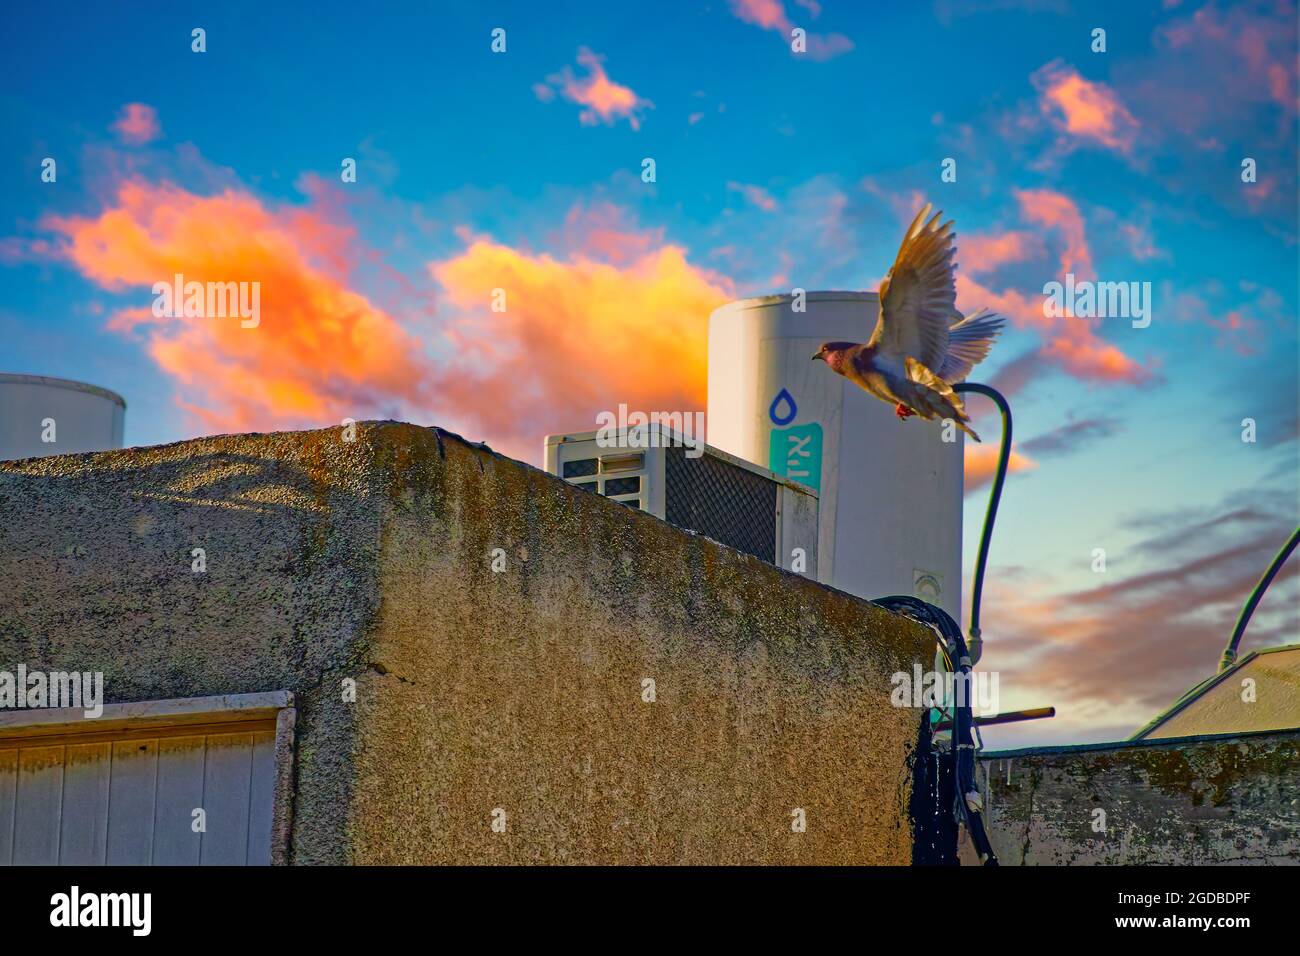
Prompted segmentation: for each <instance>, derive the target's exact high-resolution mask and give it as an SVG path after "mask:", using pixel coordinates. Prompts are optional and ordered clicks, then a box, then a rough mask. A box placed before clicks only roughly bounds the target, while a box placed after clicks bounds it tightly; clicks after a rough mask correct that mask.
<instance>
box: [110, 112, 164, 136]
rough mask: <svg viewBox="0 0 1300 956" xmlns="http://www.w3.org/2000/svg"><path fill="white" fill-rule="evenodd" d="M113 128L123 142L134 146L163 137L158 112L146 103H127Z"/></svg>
mask: <svg viewBox="0 0 1300 956" xmlns="http://www.w3.org/2000/svg"><path fill="white" fill-rule="evenodd" d="M111 128H112V130H113V132H115V133H117V136H118V138H119V139H120V140H122V142H124V143H130V144H131V145H133V146H140V145H143V144H144V143H148V142H151V141H152V140H155V139H157V138H158V137H159V136H161V135H162V126H161V125H160V124H159V123H158V111H157V110H155V109H154V108H153V107H152V106H146V105H145V104H144V103H127V104H126V105H125V106H123V107H122V111H121V112H120V113H119V114H118V117H117V120H116V121H115V122H114V123H113V125H112V127H111Z"/></svg>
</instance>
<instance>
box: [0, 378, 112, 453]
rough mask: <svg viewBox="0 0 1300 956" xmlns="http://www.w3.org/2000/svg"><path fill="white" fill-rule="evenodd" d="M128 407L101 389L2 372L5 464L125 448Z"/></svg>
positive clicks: (0, 440)
mask: <svg viewBox="0 0 1300 956" xmlns="http://www.w3.org/2000/svg"><path fill="white" fill-rule="evenodd" d="M125 423H126V402H125V401H123V400H122V396H121V395H118V394H117V393H116V392H110V391H109V390H108V389H106V388H100V387H99V386H98V385H87V384H86V383H84V382H72V381H69V380H68V379H65V378H47V377H46V376H44V375H11V374H8V373H4V372H0V461H10V460H12V459H15V458H39V457H42V456H44V455H70V454H74V453H76V452H83V451H105V450H107V449H110V448H121V447H122V430H123V426H124V425H125Z"/></svg>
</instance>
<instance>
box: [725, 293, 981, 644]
mask: <svg viewBox="0 0 1300 956" xmlns="http://www.w3.org/2000/svg"><path fill="white" fill-rule="evenodd" d="M797 304H798V303H797V302H796V301H795V300H793V299H792V297H791V296H789V295H772V296H763V297H760V298H754V299H742V300H740V301H738V302H732V303H729V304H727V305H724V306H723V307H722V308H720V309H718V310H717V311H715V312H714V313H713V315H712V316H711V317H710V319H709V411H708V440H709V443H710V444H711V445H714V446H716V447H718V448H721V449H722V450H723V451H727V452H730V453H731V454H733V455H737V456H739V457H741V458H744V459H746V460H748V461H752V462H756V463H757V464H760V465H765V466H766V467H768V468H770V469H771V470H772V471H775V472H777V473H778V474H782V475H785V476H787V477H789V478H793V479H794V480H796V481H800V482H802V483H804V484H807V485H811V486H812V487H814V488H816V489H817V490H818V492H819V494H820V496H821V523H820V528H819V533H818V544H817V549H818V578H819V579H820V580H821V581H823V582H825V583H828V584H831V585H834V586H835V587H837V588H840V589H841V590H844V591H848V592H849V593H851V594H856V595H858V596H859V597H864V598H874V597H884V596H885V595H888V594H912V595H915V596H917V597H920V598H923V599H925V600H927V601H930V602H931V603H933V604H937V605H938V606H939V607H942V608H943V609H944V610H945V611H947V612H948V613H949V614H951V615H952V616H953V617H954V618H956V619H958V620H960V615H961V566H962V565H961V518H962V447H963V445H962V435H961V433H960V432H959V431H956V430H955V429H953V430H952V431H954V432H956V434H955V440H954V441H951V442H946V441H943V440H942V436H943V431H944V430H943V429H942V427H941V425H940V424H939V422H937V421H936V422H926V421H922V420H921V419H919V418H909V419H908V420H907V421H903V422H900V421H899V420H898V419H897V417H896V416H895V415H894V410H893V408H892V407H891V406H889V405H887V404H886V403H884V402H882V401H880V400H879V399H877V398H874V397H873V396H870V395H868V394H867V393H865V392H863V391H862V390H861V389H859V388H858V387H857V386H856V385H854V384H853V383H851V382H849V381H848V380H847V379H845V378H842V377H841V376H839V375H836V374H835V373H834V372H832V371H831V370H830V369H829V368H827V367H826V365H825V364H824V363H822V362H814V361H812V356H813V354H814V353H815V352H816V351H817V349H818V347H819V346H820V345H821V344H822V343H823V342H831V341H845V342H865V341H866V340H867V339H868V338H869V337H870V335H871V330H872V329H873V328H874V327H875V322H876V315H877V312H878V309H879V300H878V298H877V296H876V294H875V293H872V292H808V293H806V294H805V299H804V303H803V305H804V307H805V311H802V312H797V311H795V306H796V305H797Z"/></svg>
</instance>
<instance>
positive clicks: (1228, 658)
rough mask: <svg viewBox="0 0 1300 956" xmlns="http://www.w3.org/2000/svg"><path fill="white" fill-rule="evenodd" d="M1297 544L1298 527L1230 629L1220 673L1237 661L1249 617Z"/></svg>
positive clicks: (1298, 539)
mask: <svg viewBox="0 0 1300 956" xmlns="http://www.w3.org/2000/svg"><path fill="white" fill-rule="evenodd" d="M1298 542H1300V527H1297V528H1296V529H1295V531H1293V532H1291V537H1290V539H1289V540H1288V541H1287V543H1286V544H1284V545H1282V550H1281V551H1279V552H1278V553H1277V557H1275V558H1274V559H1273V563H1272V564H1270V565H1269V566H1268V570H1267V571H1265V572H1264V576H1263V577H1262V578H1260V579H1259V583H1258V584H1256V585H1255V590H1253V591H1251V592H1250V597H1249V598H1248V599H1247V600H1246V604H1245V606H1244V607H1243V608H1242V609H1241V614H1240V616H1238V618H1237V626H1236V627H1234V628H1233V629H1232V637H1230V638H1228V646H1227V647H1225V648H1224V649H1223V658H1222V659H1221V660H1220V661H1219V672H1220V673H1222V672H1223V671H1226V670H1227V669H1228V668H1229V667H1231V666H1232V664H1233V662H1234V661H1235V660H1236V659H1237V645H1238V644H1240V643H1241V636H1242V635H1243V634H1245V633H1246V625H1247V624H1249V623H1250V618H1251V615H1253V614H1254V613H1255V608H1256V607H1258V606H1259V602H1260V601H1261V600H1262V599H1263V597H1264V592H1265V591H1267V590H1268V586H1269V585H1270V584H1272V583H1273V579H1274V578H1275V577H1277V572H1278V571H1280V570H1282V565H1284V564H1286V559H1287V558H1289V557H1291V552H1292V551H1294V550H1295V546H1296V544H1297V543H1298Z"/></svg>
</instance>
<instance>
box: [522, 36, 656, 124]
mask: <svg viewBox="0 0 1300 956" xmlns="http://www.w3.org/2000/svg"><path fill="white" fill-rule="evenodd" d="M604 59H605V58H604V57H602V56H598V55H597V54H595V53H593V52H592V51H591V50H589V49H587V48H586V47H581V48H580V49H579V50H578V65H579V66H581V67H583V68H584V69H585V70H586V71H587V74H586V76H577V75H575V74H574V72H573V69H572V68H571V67H567V66H566V67H564V69H562V70H560V72H558V73H554V74H552V75H551V76H548V77H547V78H546V82H545V83H535V84H534V85H533V94H534V95H535V96H536V97H537V98H538V99H539V100H541V101H542V102H544V103H547V102H550V101H551V100H552V99H554V98H555V94H556V93H557V92H558V93H559V95H560V96H562V97H564V99H566V100H568V101H569V102H571V103H577V104H578V105H579V106H582V107H583V110H582V111H581V112H580V113H579V114H578V122H580V123H582V125H583V126H595V125H596V124H597V123H604V124H605V125H606V126H612V125H614V123H615V122H617V121H618V120H620V119H625V120H627V122H628V125H630V126H631V127H632V128H633V129H635V130H639V129H640V128H641V119H642V114H643V113H644V111H645V110H649V109H654V103H652V102H650V100H648V99H645V98H644V97H642V96H639V95H637V93H636V92H634V91H633V90H632V88H631V87H629V86H624V85H623V84H621V83H615V82H614V81H613V80H611V79H610V78H609V74H608V73H606V72H605V66H604Z"/></svg>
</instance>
